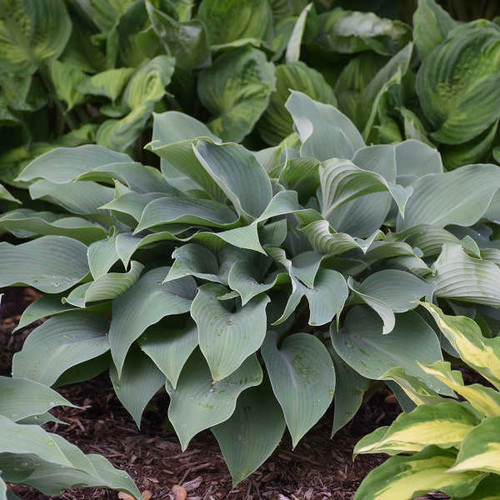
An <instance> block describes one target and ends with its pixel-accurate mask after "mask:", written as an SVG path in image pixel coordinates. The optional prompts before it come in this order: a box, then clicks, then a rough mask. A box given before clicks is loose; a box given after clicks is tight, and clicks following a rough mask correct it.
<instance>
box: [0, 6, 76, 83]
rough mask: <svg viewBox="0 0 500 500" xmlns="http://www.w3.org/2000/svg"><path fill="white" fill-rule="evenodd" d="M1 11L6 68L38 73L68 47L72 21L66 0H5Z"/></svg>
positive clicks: (0, 57) (1, 62) (0, 62)
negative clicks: (38, 67)
mask: <svg viewBox="0 0 500 500" xmlns="http://www.w3.org/2000/svg"><path fill="white" fill-rule="evenodd" d="M0 11H1V12H2V18H1V20H0V42H1V43H0V46H1V49H0V66H1V67H2V71H5V72H10V73H24V74H30V73H34V72H35V71H36V69H37V66H39V65H41V64H43V63H45V62H47V61H50V60H52V59H56V58H57V57H59V55H60V54H61V52H62V51H63V50H64V47H65V45H66V43H67V41H68V39H69V35H70V33H71V20H70V18H69V15H68V12H67V10H66V7H65V5H64V2H63V0H23V1H10V0H2V2H1V3H0Z"/></svg>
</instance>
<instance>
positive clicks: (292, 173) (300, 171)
mask: <svg viewBox="0 0 500 500" xmlns="http://www.w3.org/2000/svg"><path fill="white" fill-rule="evenodd" d="M319 167H320V162H319V161H318V160H316V159H315V158H293V159H292V160H289V161H287V162H286V165H285V166H284V168H283V170H281V172H280V174H279V182H280V183H281V184H283V185H284V186H285V187H287V188H288V189H290V190H293V191H296V192H297V195H298V199H299V200H301V201H303V202H304V203H305V202H307V201H308V200H309V199H310V198H311V197H312V196H314V195H315V193H316V190H317V189H318V188H319V185H320V183H319Z"/></svg>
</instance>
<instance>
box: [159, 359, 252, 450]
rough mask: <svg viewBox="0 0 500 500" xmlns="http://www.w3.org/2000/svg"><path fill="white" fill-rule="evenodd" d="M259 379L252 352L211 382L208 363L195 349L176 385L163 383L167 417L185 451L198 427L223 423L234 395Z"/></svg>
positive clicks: (230, 413) (232, 403) (237, 394)
mask: <svg viewBox="0 0 500 500" xmlns="http://www.w3.org/2000/svg"><path fill="white" fill-rule="evenodd" d="M261 382H262V368H261V367H260V364H259V362H258V361H257V358H256V356H255V355H252V356H250V357H249V358H247V359H246V360H245V361H244V362H243V364H242V365H241V366H240V367H239V368H238V370H236V371H235V372H234V373H233V374H231V375H230V376H229V377H226V378H225V379H223V380H220V381H218V382H214V381H213V380H212V376H211V374H210V370H209V368H208V365H207V363H206V361H205V359H204V357H203V355H202V354H201V352H200V351H198V350H196V351H195V352H194V353H193V354H192V356H191V357H190V358H189V359H188V361H187V363H186V364H185V366H184V368H183V370H182V372H181V375H180V377H179V380H178V382H177V387H176V388H175V389H174V388H173V387H172V386H171V385H170V384H169V383H168V382H167V391H168V393H169V395H170V406H169V408H168V418H169V420H170V422H171V423H172V425H173V427H174V429H175V432H176V433H177V436H178V437H179V440H180V442H181V446H182V450H185V449H186V448H187V446H188V444H189V441H191V439H192V438H193V437H194V436H195V435H196V434H198V433H199V432H201V431H202V430H205V429H208V428H210V427H214V426H216V425H218V424H221V423H222V422H225V421H226V420H227V419H228V418H229V417H230V416H231V415H232V414H233V413H234V410H235V408H236V400H237V399H238V396H239V395H240V394H241V393H242V392H243V391H244V390H245V389H248V388H250V387H254V386H257V385H259V384H260V383H261Z"/></svg>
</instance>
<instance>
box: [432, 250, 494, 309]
mask: <svg viewBox="0 0 500 500" xmlns="http://www.w3.org/2000/svg"><path fill="white" fill-rule="evenodd" d="M434 272H435V276H436V289H435V290H434V293H435V295H436V296H437V297H447V298H454V299H457V300H466V301H467V302H473V303H476V304H485V305H489V306H493V307H500V289H499V287H498V283H499V280H500V268H499V267H498V266H497V265H496V264H494V263H493V262H490V261H488V260H482V259H477V258H474V257H470V256H469V255H468V254H467V253H465V251H464V249H463V247H462V245H455V244H446V245H443V250H442V252H441V254H440V256H439V257H438V259H437V260H436V262H435V263H434Z"/></svg>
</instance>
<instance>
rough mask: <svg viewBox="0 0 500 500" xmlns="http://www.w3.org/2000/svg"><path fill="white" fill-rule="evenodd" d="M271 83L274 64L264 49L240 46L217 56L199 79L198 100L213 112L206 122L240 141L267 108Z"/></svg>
mask: <svg viewBox="0 0 500 500" xmlns="http://www.w3.org/2000/svg"><path fill="white" fill-rule="evenodd" d="M274 87H275V76H274V65H273V64H271V63H268V62H267V60H266V56H265V54H264V53H263V52H261V51H259V50H257V49H254V48H250V47H243V48H241V49H238V50H236V51H230V52H226V53H223V54H222V55H220V56H218V57H217V59H216V60H215V62H214V63H213V65H212V66H211V67H210V68H208V69H206V70H203V71H202V72H201V73H200V76H199V80H198V95H199V97H200V100H201V102H202V103H203V105H204V106H205V107H206V108H207V109H208V110H209V111H210V113H211V114H212V115H213V116H214V118H213V119H212V121H211V122H210V123H209V124H208V125H209V127H210V129H211V130H212V132H213V133H214V134H216V135H217V136H219V137H221V138H222V139H224V140H226V141H235V142H237V141H241V140H242V139H243V138H244V137H245V136H246V135H248V134H249V133H250V131H251V130H252V128H253V127H254V125H255V123H257V120H258V119H259V118H260V116H261V115H262V113H263V112H264V110H265V109H266V107H267V105H268V103H269V96H270V94H271V92H272V91H273V90H274Z"/></svg>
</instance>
